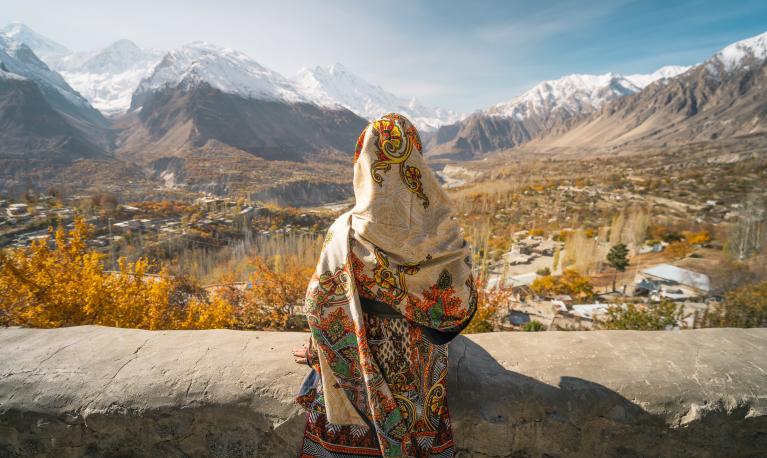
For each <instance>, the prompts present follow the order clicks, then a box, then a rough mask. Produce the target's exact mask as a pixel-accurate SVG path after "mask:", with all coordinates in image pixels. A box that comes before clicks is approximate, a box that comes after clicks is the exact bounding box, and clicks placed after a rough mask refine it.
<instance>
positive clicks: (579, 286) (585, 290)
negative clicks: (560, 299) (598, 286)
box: [530, 269, 594, 299]
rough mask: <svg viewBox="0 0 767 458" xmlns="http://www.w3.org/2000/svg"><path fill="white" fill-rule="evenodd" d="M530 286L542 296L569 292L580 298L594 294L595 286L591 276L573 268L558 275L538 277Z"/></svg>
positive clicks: (568, 293) (586, 297)
mask: <svg viewBox="0 0 767 458" xmlns="http://www.w3.org/2000/svg"><path fill="white" fill-rule="evenodd" d="M530 288H531V289H532V290H533V292H534V293H535V294H538V295H540V296H555V295H558V294H567V295H569V296H572V297H574V298H578V299H590V298H592V297H593V296H594V287H593V285H592V284H591V282H590V281H589V278H588V277H587V276H585V275H581V274H579V273H578V272H576V271H574V270H572V269H566V270H565V271H564V273H563V274H562V275H560V276H558V277H555V276H553V275H547V276H545V277H538V278H536V279H535V280H534V281H533V284H532V285H530Z"/></svg>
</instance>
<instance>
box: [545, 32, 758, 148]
mask: <svg viewBox="0 0 767 458" xmlns="http://www.w3.org/2000/svg"><path fill="white" fill-rule="evenodd" d="M766 94H767V33H763V34H761V35H757V36H755V37H751V38H748V39H745V40H742V41H739V42H737V43H733V44H731V45H729V46H727V47H725V48H723V49H722V50H720V51H718V52H717V53H715V54H714V55H712V56H711V57H709V58H708V59H706V61H704V62H703V63H702V64H700V65H696V66H693V67H692V68H690V69H689V70H687V71H685V72H683V73H681V74H679V75H677V76H675V77H673V78H668V79H666V80H664V81H663V84H650V85H648V86H647V87H645V88H644V89H643V90H642V91H641V92H638V93H636V94H633V95H631V96H628V97H622V98H618V99H615V100H612V101H610V102H608V103H606V104H605V105H604V106H603V107H602V108H601V109H600V110H599V111H597V112H595V113H593V114H592V115H590V116H586V117H582V118H580V119H578V120H577V121H576V122H572V123H570V124H568V125H567V126H564V128H561V129H558V130H550V131H548V132H547V135H545V136H544V137H542V138H541V139H540V141H539V142H538V144H537V145H536V148H540V149H546V148H570V149H578V150H580V151H586V150H589V149H592V150H593V149H599V148H603V149H604V148H618V147H627V146H628V145H636V144H642V145H653V146H657V145H659V144H660V145H669V144H672V143H680V144H684V143H689V142H707V141H712V140H719V139H727V138H739V137H741V138H743V139H747V138H753V137H755V136H759V135H764V134H765V133H767V117H766V116H765V113H767V99H765V95H766Z"/></svg>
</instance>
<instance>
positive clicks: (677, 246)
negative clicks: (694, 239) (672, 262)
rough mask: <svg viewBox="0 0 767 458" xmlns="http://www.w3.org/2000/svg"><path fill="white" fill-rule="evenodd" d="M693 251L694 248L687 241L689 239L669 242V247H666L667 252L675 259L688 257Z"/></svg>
mask: <svg viewBox="0 0 767 458" xmlns="http://www.w3.org/2000/svg"><path fill="white" fill-rule="evenodd" d="M691 251H692V248H691V247H690V244H689V243H687V240H681V241H679V242H671V243H669V244H668V247H667V248H666V253H668V254H669V256H671V257H672V258H674V259H682V258H685V257H687V255H688V254H690V252H691Z"/></svg>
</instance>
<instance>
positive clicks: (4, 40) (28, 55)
mask: <svg viewBox="0 0 767 458" xmlns="http://www.w3.org/2000/svg"><path fill="white" fill-rule="evenodd" d="M0 63H2V65H3V68H4V71H5V72H6V73H12V74H15V75H17V76H20V77H23V78H26V79H29V80H31V81H34V82H35V83H36V84H38V86H40V88H41V90H43V91H44V92H47V93H48V94H49V95H51V96H52V97H56V98H58V97H62V98H63V99H64V100H65V101H66V103H71V104H73V105H75V106H77V107H80V108H82V109H84V110H92V108H91V106H90V104H89V103H88V101H87V100H86V99H85V98H84V97H83V96H82V95H80V94H79V93H78V92H77V91H76V90H74V89H73V88H72V87H71V86H70V85H69V84H67V82H66V81H65V80H64V78H63V77H62V76H61V75H60V74H58V73H56V72H55V71H53V70H51V69H50V67H48V66H47V65H46V64H45V62H43V61H42V60H40V59H39V58H38V57H37V55H36V54H35V52H34V51H33V50H32V49H30V48H29V46H27V45H26V44H25V43H22V42H19V41H11V40H9V39H8V36H7V35H0Z"/></svg>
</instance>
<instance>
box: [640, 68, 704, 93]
mask: <svg viewBox="0 0 767 458" xmlns="http://www.w3.org/2000/svg"><path fill="white" fill-rule="evenodd" d="M691 68H692V66H690V65H688V66H684V65H666V66H665V67H661V68H659V69H657V70H655V71H654V72H652V73H644V74H642V73H635V74H633V75H626V77H625V78H626V79H627V80H629V81H630V82H631V83H632V84H634V86H636V87H638V88H640V89H644V88H645V87H647V86H649V85H650V84H652V83H654V82H656V81H659V80H663V79H666V78H673V77H675V76H678V75H681V74H682V73H684V72H686V71H687V70H689V69H691Z"/></svg>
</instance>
